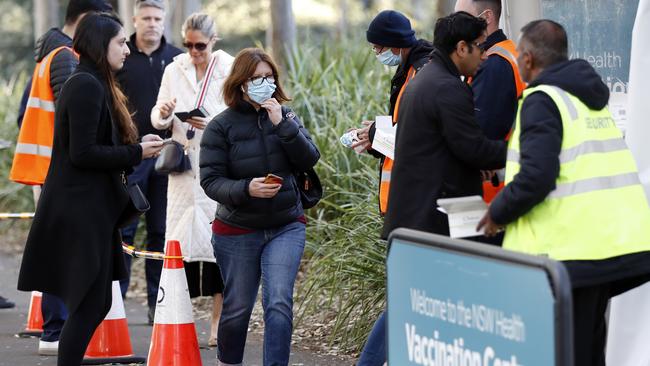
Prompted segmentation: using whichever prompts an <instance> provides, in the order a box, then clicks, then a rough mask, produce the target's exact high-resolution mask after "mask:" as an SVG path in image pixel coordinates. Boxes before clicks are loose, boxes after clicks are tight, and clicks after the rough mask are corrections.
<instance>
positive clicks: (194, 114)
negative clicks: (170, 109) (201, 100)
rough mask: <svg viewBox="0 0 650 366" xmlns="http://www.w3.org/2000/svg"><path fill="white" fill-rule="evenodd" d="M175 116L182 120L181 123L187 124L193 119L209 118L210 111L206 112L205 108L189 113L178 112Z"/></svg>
mask: <svg viewBox="0 0 650 366" xmlns="http://www.w3.org/2000/svg"><path fill="white" fill-rule="evenodd" d="M174 114H175V115H176V117H178V119H180V120H181V122H185V121H187V120H188V119H190V118H191V117H207V116H208V111H206V110H205V108H203V107H198V108H196V109H192V110H191V111H189V112H176V113H174Z"/></svg>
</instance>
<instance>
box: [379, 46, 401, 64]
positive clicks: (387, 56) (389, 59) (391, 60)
mask: <svg viewBox="0 0 650 366" xmlns="http://www.w3.org/2000/svg"><path fill="white" fill-rule="evenodd" d="M377 60H379V62H381V63H382V64H384V65H386V66H397V65H399V64H400V63H401V62H402V53H401V52H400V53H399V54H398V55H396V54H394V53H393V51H391V50H390V48H389V49H387V50H386V51H384V52H382V53H380V54H378V55H377Z"/></svg>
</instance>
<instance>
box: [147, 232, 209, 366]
mask: <svg viewBox="0 0 650 366" xmlns="http://www.w3.org/2000/svg"><path fill="white" fill-rule="evenodd" d="M153 323H154V324H153V333H152V335H151V346H150V347H149V356H148V359H149V360H148V362H147V365H149V366H163V365H164V366H200V365H202V363H201V354H200V353H199V341H198V339H197V338H196V330H195V328H194V318H193V317H192V302H191V301H190V291H189V289H188V287H187V277H185V270H184V269H183V256H182V254H181V245H180V243H179V242H178V241H177V240H170V241H168V242H167V250H166V251H165V262H164V264H163V270H162V274H161V276H160V287H159V288H158V301H157V304H156V315H155V316H154V322H153Z"/></svg>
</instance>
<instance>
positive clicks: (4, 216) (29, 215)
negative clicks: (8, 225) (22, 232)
mask: <svg viewBox="0 0 650 366" xmlns="http://www.w3.org/2000/svg"><path fill="white" fill-rule="evenodd" d="M33 218H34V213H33V212H19V213H8V212H3V213H0V220H16V219H18V220H27V219H33Z"/></svg>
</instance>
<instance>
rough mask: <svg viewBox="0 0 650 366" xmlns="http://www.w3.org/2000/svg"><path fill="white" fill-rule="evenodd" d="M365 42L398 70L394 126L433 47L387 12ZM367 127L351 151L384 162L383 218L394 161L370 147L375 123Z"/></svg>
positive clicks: (394, 83)
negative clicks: (410, 85)
mask: <svg viewBox="0 0 650 366" xmlns="http://www.w3.org/2000/svg"><path fill="white" fill-rule="evenodd" d="M366 39H367V40H368V42H369V43H370V44H371V46H372V51H373V52H374V53H375V56H376V57H377V60H378V61H379V62H381V63H382V64H384V65H386V66H391V67H397V70H396V71H395V75H394V76H393V78H392V80H391V86H390V99H389V110H388V111H389V115H390V116H392V119H393V123H396V122H397V116H398V112H399V101H400V97H401V95H402V92H403V91H404V89H405V88H406V85H408V83H409V81H411V80H412V79H413V78H414V77H415V75H416V73H417V72H418V71H420V69H422V67H423V66H424V65H425V64H426V63H427V62H428V57H429V54H430V53H431V51H433V44H431V42H429V41H427V40H424V39H417V38H416V37H415V31H414V30H413V29H412V28H411V22H410V21H409V20H408V18H407V17H406V16H404V14H402V13H400V12H398V11H395V10H384V11H382V12H380V13H379V14H377V16H376V17H375V18H374V19H373V20H372V21H371V22H370V25H369V26H368V30H367V31H366ZM364 125H365V127H364V128H361V129H359V130H357V135H358V137H359V142H357V143H356V144H355V145H353V146H352V147H357V146H362V147H363V148H365V149H366V150H367V151H368V152H369V153H370V154H371V155H373V156H375V157H376V158H378V159H380V160H381V164H380V168H381V169H380V185H379V211H380V213H381V214H382V215H384V214H385V213H386V208H387V206H388V188H389V186H390V171H391V169H392V166H393V161H392V160H391V159H389V158H387V157H385V156H384V155H382V154H381V153H379V152H377V151H374V150H372V148H371V147H370V146H371V145H372V140H373V138H374V135H375V124H374V122H371V121H366V122H364Z"/></svg>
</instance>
